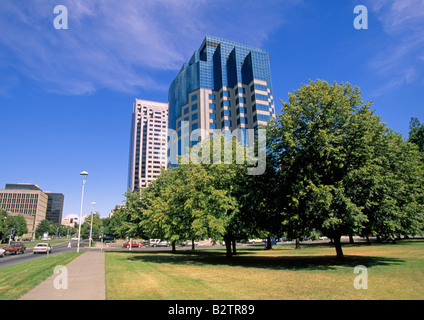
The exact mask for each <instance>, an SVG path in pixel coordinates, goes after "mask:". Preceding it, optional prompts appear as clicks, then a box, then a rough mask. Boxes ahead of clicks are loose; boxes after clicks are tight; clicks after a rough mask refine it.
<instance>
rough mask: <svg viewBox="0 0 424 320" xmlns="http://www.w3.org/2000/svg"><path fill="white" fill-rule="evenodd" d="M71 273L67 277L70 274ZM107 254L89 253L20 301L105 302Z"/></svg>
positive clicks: (95, 251)
mask: <svg viewBox="0 0 424 320" xmlns="http://www.w3.org/2000/svg"><path fill="white" fill-rule="evenodd" d="M66 273H67V274H66ZM65 277H67V288H63V287H64V286H65V285H66V280H65ZM105 299H106V284H105V258H104V253H103V252H100V251H97V250H89V251H87V252H85V253H84V254H82V255H81V256H79V257H78V258H76V259H75V260H74V261H72V262H71V263H70V264H69V265H68V266H67V267H66V271H59V272H58V273H56V274H53V276H51V277H50V278H48V279H47V280H45V281H43V282H42V283H40V284H39V285H38V286H37V287H35V288H34V289H32V290H31V291H29V292H27V293H26V294H25V295H24V296H22V297H21V298H20V300H105Z"/></svg>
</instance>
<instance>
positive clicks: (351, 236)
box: [349, 234, 355, 244]
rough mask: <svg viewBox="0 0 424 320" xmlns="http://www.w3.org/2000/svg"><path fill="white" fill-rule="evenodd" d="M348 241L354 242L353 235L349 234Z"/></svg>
mask: <svg viewBox="0 0 424 320" xmlns="http://www.w3.org/2000/svg"><path fill="white" fill-rule="evenodd" d="M349 243H351V244H352V243H355V241H354V240H353V235H351V234H350V235H349Z"/></svg>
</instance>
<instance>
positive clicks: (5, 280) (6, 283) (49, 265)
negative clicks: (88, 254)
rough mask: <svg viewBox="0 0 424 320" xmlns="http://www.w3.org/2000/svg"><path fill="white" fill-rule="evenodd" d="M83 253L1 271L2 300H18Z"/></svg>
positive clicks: (59, 255) (63, 255)
mask: <svg viewBox="0 0 424 320" xmlns="http://www.w3.org/2000/svg"><path fill="white" fill-rule="evenodd" d="M80 254H81V253H76V252H65V253H61V254H55V255H50V256H49V257H43V258H38V259H34V260H32V261H29V262H24V263H19V264H16V265H13V266H9V267H4V268H1V269H0V300H16V299H19V298H20V297H21V296H23V295H24V294H25V293H27V292H28V291H30V290H31V289H33V288H34V287H36V286H37V285H38V284H39V283H41V282H42V281H44V280H45V279H47V278H48V277H50V276H51V275H53V270H54V268H55V267H56V266H58V265H67V264H69V263H70V262H71V261H72V260H74V259H75V258H76V257H77V256H78V255H80Z"/></svg>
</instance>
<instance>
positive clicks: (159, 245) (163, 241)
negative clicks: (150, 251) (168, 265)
mask: <svg viewBox="0 0 424 320" xmlns="http://www.w3.org/2000/svg"><path fill="white" fill-rule="evenodd" d="M156 246H157V247H167V246H169V243H168V241H166V240H162V241H160V242H159V243H158V244H157V245H156Z"/></svg>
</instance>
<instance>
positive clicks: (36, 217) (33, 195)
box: [0, 184, 48, 238]
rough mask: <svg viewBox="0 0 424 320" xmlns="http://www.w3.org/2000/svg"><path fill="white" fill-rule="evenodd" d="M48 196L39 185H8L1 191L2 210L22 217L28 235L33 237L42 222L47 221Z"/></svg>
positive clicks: (0, 202) (0, 203)
mask: <svg viewBox="0 0 424 320" xmlns="http://www.w3.org/2000/svg"><path fill="white" fill-rule="evenodd" d="M47 203H48V195H47V194H46V193H45V192H43V191H42V190H41V189H40V188H39V187H38V186H37V185H33V184H7V185H6V189H3V190H0V208H1V209H3V210H5V211H6V212H7V213H8V214H9V215H12V216H15V215H22V216H23V217H24V218H25V220H26V223H27V229H28V234H25V235H23V237H24V238H26V237H33V235H34V232H35V229H36V228H37V227H38V225H39V224H40V222H41V221H42V220H44V219H46V212H47Z"/></svg>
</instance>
